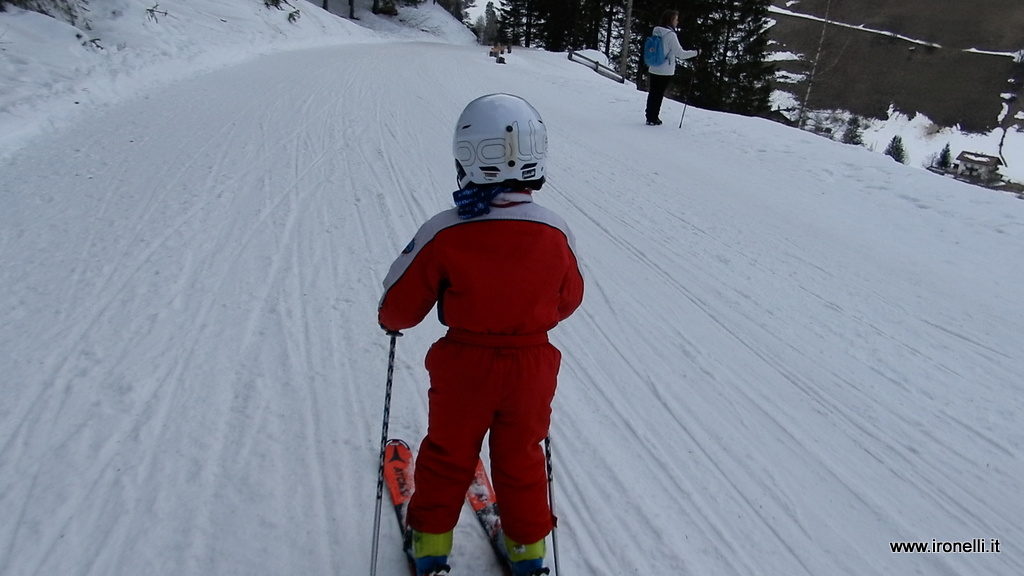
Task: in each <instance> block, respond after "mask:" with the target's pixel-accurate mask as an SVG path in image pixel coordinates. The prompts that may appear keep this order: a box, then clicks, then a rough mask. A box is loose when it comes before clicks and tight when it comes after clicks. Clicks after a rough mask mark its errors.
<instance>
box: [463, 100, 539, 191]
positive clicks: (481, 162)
mask: <svg viewBox="0 0 1024 576" xmlns="http://www.w3.org/2000/svg"><path fill="white" fill-rule="evenodd" d="M452 149H453V151H454V153H455V169H456V171H457V173H458V180H459V188H460V189H461V188H465V187H466V186H468V185H469V184H470V183H475V184H492V183H498V182H504V181H506V180H518V181H520V182H523V183H527V184H526V185H527V186H528V187H530V188H534V189H539V188H540V186H541V185H542V184H543V183H544V166H545V163H546V161H547V149H548V132H547V128H545V127H544V121H543V120H541V117H540V113H538V112H537V109H536V108H534V107H533V106H531V105H530V103H529V102H527V101H526V100H523V99H522V98H520V97H519V96H513V95H512V94H488V95H487V96H481V97H480V98H477V99H476V100H473V101H472V102H470V103H469V104H467V105H466V109H465V110H463V111H462V115H461V116H459V122H458V124H456V125H455V138H454V143H453V145H452Z"/></svg>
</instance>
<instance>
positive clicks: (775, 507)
mask: <svg viewBox="0 0 1024 576" xmlns="http://www.w3.org/2000/svg"><path fill="white" fill-rule="evenodd" d="M121 4H125V5H129V4H130V6H128V7H127V8H126V10H127V9H128V8H130V9H131V11H132V14H134V16H133V17H135V18H137V19H140V20H144V19H145V16H144V15H143V14H139V13H137V12H139V11H142V10H143V8H145V7H148V5H147V6H143V4H139V3H134V2H131V3H130V2H127V0H125V1H123V2H121ZM248 4H249V3H247V2H242V1H241V0H232V1H230V2H229V1H223V2H213V1H212V0H209V1H200V0H194V1H193V2H191V3H189V4H188V5H191V6H192V7H193V9H195V10H198V11H200V12H201V11H204V10H205V11H213V10H215V9H223V10H243V8H244V6H248ZM254 4H257V5H258V6H257V7H258V8H259V10H264V9H263V8H262V3H254ZM298 4H299V5H300V6H301V9H302V12H303V16H302V19H300V22H306V23H309V22H319V23H321V24H318V26H319V25H322V26H325V27H329V28H330V29H331V30H332V32H331V33H330V34H326V33H325V34H324V35H322V37H320V39H319V40H318V41H317V42H316V44H317V45H316V46H297V45H294V44H293V43H289V42H282V43H280V44H273V45H271V46H264V45H260V46H259V47H258V48H257V47H255V46H253V47H252V48H250V49H249V52H247V53H246V54H244V55H239V56H238V58H237V59H236V60H231V61H227V60H220V61H213V60H214V56H210V57H209V58H207V57H205V56H203V55H202V54H197V55H195V56H194V58H195V60H196V62H197V65H196V68H197V69H196V70H195V71H192V72H188V71H186V70H183V69H182V68H181V67H179V66H175V65H173V64H169V63H172V62H173V58H172V57H175V56H177V55H180V54H181V53H182V50H183V49H184V45H185V44H184V43H183V42H182V43H181V44H180V45H179V44H175V43H174V42H175V41H172V40H168V41H167V42H168V43H169V44H168V46H171V47H172V48H170V49H168V50H169V51H168V52H167V58H172V59H171V60H166V59H161V58H158V57H156V56H153V57H152V58H151V59H150V57H148V56H141V58H142V60H131V58H140V56H138V54H136V53H132V54H135V56H131V57H129V56H128V54H129V52H127V49H126V52H125V55H126V56H125V57H126V58H127V59H128V60H130V62H129V64H126V66H128V67H127V68H119V67H118V63H117V62H113V63H109V64H108V65H104V66H101V67H99V68H97V72H96V74H97V75H99V77H98V78H93V79H91V80H87V81H86V82H85V84H74V83H76V82H79V80H77V79H69V80H68V82H71V83H72V84H74V86H78V87H79V88H75V87H74V86H72V87H70V88H67V87H66V86H64V87H61V86H57V85H56V84H55V85H53V86H50V87H49V88H47V87H46V86H41V84H43V83H42V82H41V79H43V78H49V77H50V76H46V74H48V73H49V72H46V73H44V72H38V73H27V74H28V75H27V76H25V77H24V79H25V81H26V82H29V83H30V84H31V83H34V85H35V86H36V87H37V88H38V89H39V90H41V91H42V92H40V93H39V94H38V96H39V98H40V99H39V100H38V101H35V102H30V101H25V100H19V101H20V102H22V103H21V104H19V110H21V112H20V113H22V116H21V120H20V121H19V120H18V118H17V114H16V113H14V112H12V111H11V109H10V108H5V109H4V110H3V112H2V114H0V116H2V117H3V119H4V121H5V122H6V123H7V124H6V125H8V126H13V127H15V128H19V127H22V128H25V129H24V130H21V131H20V132H19V135H18V136H12V137H11V138H10V140H8V141H6V142H7V153H6V155H5V156H3V158H2V159H0V175H2V178H0V205H2V206H3V209H2V210H0V285H2V287H3V290H2V291H0V373H2V374H3V379H2V394H0V518H2V519H3V521H2V522H0V574H2V575H3V576H23V575H61V576H64V575H82V576H86V575H103V576H119V575H124V576H136V575H140V574H160V575H164V574H166V575H169V576H170V575H173V576H183V575H194V576H206V575H219V574H246V575H268V576H269V575H282V576H285V575H298V574H303V575H313V574H317V575H328V574H330V575H349V574H366V573H367V571H368V567H369V563H370V558H369V556H370V543H371V536H372V534H371V532H372V530H371V527H372V524H373V511H374V497H375V492H376V472H377V469H376V468H377V457H378V448H379V435H380V426H381V416H382V409H383V400H384V383H385V374H386V369H387V366H386V360H387V345H388V339H387V338H386V337H385V336H384V335H383V333H382V332H381V331H380V329H379V328H378V327H377V324H376V306H377V302H378V299H379V297H380V291H381V281H382V280H383V278H384V275H385V273H386V271H387V269H388V266H389V265H390V263H391V261H392V260H393V258H394V257H395V256H396V255H397V254H398V252H399V251H400V250H401V249H402V247H403V246H405V245H406V243H407V242H408V240H409V238H411V237H412V235H413V233H414V232H415V231H416V229H417V227H418V226H419V225H420V224H421V223H422V222H423V221H424V220H425V219H427V218H428V217H429V216H431V215H433V214H434V213H436V212H438V211H440V210H444V209H446V208H448V207H450V206H451V196H450V193H451V191H452V190H453V188H454V181H455V174H454V169H453V165H452V160H451V131H452V129H453V125H454V122H455V120H456V118H457V117H458V114H459V113H460V112H461V110H462V107H463V106H464V105H465V104H466V103H467V102H469V101H470V100H472V99H473V98H475V97H477V96H479V95H482V94H486V93H490V92H499V91H506V92H512V93H516V94H519V95H521V96H523V97H525V98H526V99H528V100H529V101H530V102H531V103H533V104H534V105H535V106H536V107H537V109H538V110H539V111H540V112H541V114H542V115H543V116H544V119H545V121H546V123H547V125H548V128H549V137H550V147H549V151H550V163H549V182H548V184H547V185H545V186H544V188H543V190H541V191H540V192H538V193H537V194H536V197H537V201H538V202H539V203H541V204H543V205H545V206H548V207H550V208H552V209H554V210H555V211H557V212H558V213H560V214H561V215H562V216H564V217H565V219H566V220H567V221H568V223H569V225H570V226H571V227H572V228H573V230H574V232H575V234H576V237H577V243H578V246H579V257H580V261H581V263H582V266H583V270H584V273H585V276H586V280H587V294H586V300H585V302H584V304H583V306H582V307H581V309H580V310H579V311H578V312H577V314H576V315H574V316H573V317H572V318H570V319H569V320H567V321H566V322H565V323H563V325H561V326H559V327H558V328H557V329H556V330H554V332H553V333H552V339H553V341H554V342H555V344H556V345H557V346H559V347H560V348H561V350H562V351H563V354H564V358H563V366H562V371H561V374H560V384H559V391H558V395H557V397H556V400H555V405H554V416H553V428H552V431H551V433H552V446H553V449H554V475H555V484H554V485H555V500H556V505H557V512H558V515H559V517H560V522H559V528H558V542H559V553H560V563H561V566H562V568H563V571H564V575H565V576H569V575H578V574H636V575H644V576H648V575H651V576H669V575H677V574H692V575H695V576H696V575H709V574H716V575H744V576H745V575H752V574H763V575H767V576H780V575H785V576H796V575H814V576H821V575H828V576H838V575H851V576H853V575H856V576H860V575H864V574H886V575H906V576H910V575H918V574H921V575H925V574H928V575H931V574H944V575H962V576H973V575H977V574H987V575H998V576H1015V575H1019V574H1022V573H1024V556H1022V555H1021V543H1022V542H1024V524H1022V523H1021V521H1020V519H1021V518H1022V517H1024V490H1022V487H1024V486H1022V484H1021V478H1024V459H1022V454H1024V427H1022V426H1021V421H1022V409H1024V394H1022V388H1024V385H1022V382H1024V351H1022V347H1021V335H1022V334H1024V302H1022V300H1021V296H1020V294H1021V287H1022V286H1024V268H1022V266H1021V265H1020V264H1021V263H1022V262H1024V202H1021V201H1020V200H1017V199H1015V198H1013V197H1011V196H1008V195H1004V194H1000V193H997V192H993V191H989V190H985V189H982V188H977V187H973V186H969V185H966V184H962V183H959V182H956V181H953V180H950V179H947V178H943V177H939V176H935V175H933V174H930V173H927V172H925V171H922V170H918V169H914V168H909V167H906V166H902V165H899V164H897V163H895V162H893V161H892V160H890V159H889V158H887V157H884V156H882V155H881V154H878V153H873V152H870V151H868V150H865V149H863V148H858V147H852V146H845V145H842V144H837V143H834V142H830V141H828V140H825V139H822V138H819V137H816V136H813V135H811V134H807V133H804V132H800V131H797V130H794V129H790V128H786V127H783V126H780V125H777V124H774V123H771V122H768V121H765V120H759V119H750V118H742V117H737V116H731V115H726V114H720V113H712V112H708V111H704V110H700V109H697V108H694V107H689V108H688V109H687V112H686V115H685V122H684V123H683V126H682V129H679V128H677V125H678V119H679V118H680V115H681V114H682V112H683V107H682V105H680V104H677V103H674V102H666V104H665V107H664V109H663V112H662V118H663V119H664V120H665V124H664V125H663V126H661V127H648V126H645V125H643V121H642V120H643V108H644V100H645V95H644V94H643V93H642V92H638V91H637V90H635V88H633V87H632V86H630V85H628V84H627V85H621V84H618V83H615V82H612V81H609V80H607V79H605V78H603V77H601V76H599V75H597V74H594V73H593V71H591V70H588V69H587V68H585V67H583V66H579V65H577V64H574V63H572V62H570V61H569V60H568V59H566V57H565V55H564V54H551V53H545V52H540V51H535V50H528V49H518V50H516V51H514V53H513V54H510V55H506V59H507V64H505V65H496V64H495V63H494V60H493V59H491V58H488V57H487V54H486V52H487V50H486V48H482V47H477V46H473V45H471V44H467V43H465V42H463V41H462V40H458V41H455V42H451V43H448V42H442V41H438V39H441V40H444V39H445V38H447V37H449V36H448V33H447V32H442V33H438V32H437V30H438V29H437V28H433V29H431V27H430V26H428V25H429V24H431V23H437V22H442V21H443V19H442V15H441V14H440V12H439V11H437V10H436V9H435V8H434V7H433V6H432V5H429V4H425V5H424V7H423V8H422V9H421V10H422V11H421V12H414V13H413V14H414V15H416V14H418V15H420V16H421V20H420V21H419V25H417V26H416V27H415V29H416V30H417V31H419V30H422V29H427V30H428V31H427V32H423V35H425V36H419V37H417V36H416V35H410V34H409V32H408V30H409V28H408V27H407V28H406V31H405V32H398V31H396V32H389V31H387V30H385V29H383V26H384V25H383V24H381V25H379V26H376V27H375V28H374V30H373V31H372V32H371V31H368V30H366V29H365V28H358V27H356V26H355V25H354V24H352V23H350V22H344V21H341V20H337V21H336V22H335V20H334V17H333V16H330V15H327V14H324V13H322V12H319V8H317V6H316V5H313V4H309V3H303V2H299V3H298ZM332 4H333V3H332ZM243 5H244V6H243ZM184 6H186V5H185V4H182V5H172V4H167V10H168V11H170V12H171V13H175V12H178V11H184V10H185V8H184ZM404 10H406V9H405V8H403V11H404ZM409 10H411V9H409ZM430 11H432V12H430ZM270 13H271V14H273V15H274V16H277V14H276V13H274V12H270ZM261 14H262V13H261ZM265 16H266V15H261V16H259V17H260V18H262V17H265ZM26 17H28V16H26V13H24V12H15V13H13V14H10V13H9V14H7V15H4V16H3V17H2V18H0V29H3V27H4V26H9V27H11V28H10V29H12V30H13V29H15V28H17V27H16V26H15V25H14V24H12V22H15V21H16V19H18V18H26ZM33 18H34V17H33ZM282 18H283V17H282ZM409 18H411V16H410V17H409ZM161 22H162V21H161ZM196 22H198V21H196ZM196 22H193V26H185V25H182V28H183V30H191V29H193V28H194V26H198V24H197V23H196ZM331 22H334V23H331ZM360 22H361V23H363V24H364V25H367V26H369V25H371V24H374V20H373V19H372V17H371V15H369V14H365V17H364V18H363V19H362V20H360ZM147 26H148V25H147ZM280 26H281V29H282V30H286V31H289V33H292V32H291V29H289V28H287V26H289V24H287V23H286V22H284V23H281V24H280ZM395 26H397V24H395ZM356 28H358V29H356ZM17 29H18V30H21V31H22V32H23V31H24V30H25V28H17ZM126 30H127V28H126ZM430 30H432V31H430ZM346 31H350V32H346ZM182 34H185V32H182ZM426 36H430V37H433V40H430V41H428V38H426ZM11 37H13V33H12V34H11V36H7V37H6V38H8V39H10V38H11ZM236 39H237V44H236V47H237V49H238V50H240V51H244V50H245V47H246V46H250V45H249V44H246V43H245V36H244V35H241V34H239V35H238V36H237V38H236ZM222 41H223V42H224V43H227V42H228V38H226V37H225V38H222ZM299 44H301V43H299ZM78 46H79V45H78V44H74V45H73V46H68V47H67V49H69V50H78V49H79V48H78ZM175 46H177V48H174V47H175ZM3 47H6V48H12V47H11V46H7V45H3ZM140 61H141V62H151V64H152V66H136V67H134V68H132V67H131V66H135V64H132V62H135V63H138V62H140ZM18 66H25V67H31V66H32V64H31V62H22V63H21V64H18ZM22 69H23V70H27V68H22ZM8 70H9V68H8ZM125 70H128V71H130V70H134V71H135V72H133V73H132V74H136V75H137V76H133V77H136V78H138V79H137V80H135V81H134V82H135V83H134V84H132V85H131V86H129V87H128V88H125V89H123V90H122V89H121V88H123V86H121V85H119V84H118V82H119V81H118V76H117V73H118V71H125ZM147 70H148V71H149V72H147ZM147 74H150V75H151V76H146V75H147ZM142 76H146V77H144V78H143V77H142ZM6 78H7V77H6V76H5V79H6ZM69 78H71V77H70V76H69ZM83 85H84V86H86V87H88V88H89V89H90V91H95V90H100V91H102V90H104V89H109V92H103V94H104V97H103V98H102V99H101V101H98V102H86V101H82V100H79V102H82V103H81V104H79V105H78V106H79V107H80V111H77V112H68V113H66V114H64V115H60V118H61V120H60V121H59V122H55V123H54V124H53V125H50V126H45V125H44V126H39V125H38V121H39V120H38V117H39V114H38V113H41V112H49V111H54V110H61V109H63V108H61V107H62V106H64V104H62V103H61V102H60V99H61V98H62V97H63V96H64V95H69V94H75V93H80V92H76V90H80V87H81V86H83ZM105 87H106V88H105ZM9 88H10V87H5V90H6V89H9ZM26 89H27V88H26ZM69 90H70V91H69ZM29 93H32V92H31V91H29ZM47 95H49V96H47ZM55 99H56V100H55ZM15 100H16V98H14V97H13V96H12V97H11V98H10V99H9V100H5V102H7V103H10V102H14V101H15ZM67 106H69V107H71V106H74V105H71V104H67ZM495 305H496V306H500V305H501V303H500V302H496V303H495ZM441 334H443V327H441V326H439V325H438V324H437V322H436V320H434V319H433V318H432V317H431V318H428V319H427V321H425V322H424V324H423V325H421V326H420V327H417V328H415V329H412V330H409V331H407V332H406V334H405V336H404V337H402V338H400V339H399V341H398V354H397V370H396V372H395V380H394V393H393V401H392V405H391V422H390V424H391V433H392V435H393V436H396V437H404V438H406V439H408V440H410V441H411V442H412V443H414V444H415V443H416V442H418V440H419V439H420V438H421V437H422V435H423V434H424V432H425V427H426V394H427V375H426V372H425V370H424V368H423V356H424V353H425V352H426V349H427V347H428V346H429V345H430V343H431V342H432V341H434V340H435V339H436V338H438V337H439V336H440V335H441ZM384 513H385V515H386V516H385V518H384V519H383V523H382V530H381V542H382V548H381V554H380V565H379V571H378V573H379V574H388V575H391V574H400V573H403V571H404V570H405V567H404V565H403V564H404V562H405V561H404V558H403V557H402V554H401V552H400V550H399V543H400V536H399V533H398V529H397V527H396V526H395V524H394V522H393V521H392V520H391V517H392V515H391V513H390V511H389V510H388V509H387V507H385V511H384ZM976 538H983V539H985V541H986V542H991V539H997V540H998V541H999V543H1000V544H1001V551H1000V552H989V553H903V554H897V553H893V552H891V551H890V550H891V548H890V543H892V542H901V541H913V542H925V543H929V544H931V543H933V541H934V542H937V543H939V544H940V547H941V543H944V542H963V541H971V540H972V539H976ZM451 562H452V565H453V567H454V569H455V571H454V572H453V574H462V575H467V576H468V575H484V574H497V573H498V569H497V566H496V564H495V561H494V560H493V558H492V555H491V553H490V552H489V550H488V548H487V544H486V541H485V540H484V538H483V536H482V534H481V533H480V530H479V528H478V527H477V526H476V525H475V522H474V521H473V519H472V518H471V516H470V515H469V514H468V513H466V514H464V516H463V520H462V522H461V523H460V525H459V526H458V528H457V530H456V543H455V549H454V552H453V555H452V559H451Z"/></svg>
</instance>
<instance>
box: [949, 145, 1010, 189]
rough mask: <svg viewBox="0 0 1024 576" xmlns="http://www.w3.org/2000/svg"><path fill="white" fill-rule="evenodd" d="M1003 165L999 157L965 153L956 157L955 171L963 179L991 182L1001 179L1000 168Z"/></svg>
mask: <svg viewBox="0 0 1024 576" xmlns="http://www.w3.org/2000/svg"><path fill="white" fill-rule="evenodd" d="M1002 165H1003V161H1002V160H1000V159H999V157H997V156H989V155H988V154H981V153H979V152H967V151H964V152H961V153H960V155H959V156H957V157H956V163H955V164H953V171H955V172H956V175H957V176H960V177H962V178H967V179H970V180H980V181H982V182H991V181H993V180H1000V179H1001V176H1000V175H999V167H1000V166H1002Z"/></svg>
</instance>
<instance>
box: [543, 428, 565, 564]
mask: <svg viewBox="0 0 1024 576" xmlns="http://www.w3.org/2000/svg"><path fill="white" fill-rule="evenodd" d="M544 456H545V458H546V459H547V463H548V507H549V508H551V516H552V517H553V518H556V517H555V487H554V483H555V476H554V474H553V473H552V472H551V433H550V432H549V433H548V436H547V437H546V438H544ZM551 554H552V555H553V556H554V557H555V576H561V574H562V568H561V567H560V566H559V564H558V521H557V518H556V520H555V523H554V525H552V526H551Z"/></svg>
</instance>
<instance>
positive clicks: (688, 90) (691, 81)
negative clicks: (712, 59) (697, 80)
mask: <svg viewBox="0 0 1024 576" xmlns="http://www.w3.org/2000/svg"><path fill="white" fill-rule="evenodd" d="M696 75H697V71H696V70H694V73H693V74H691V75H690V86H689V88H687V89H686V100H684V101H683V115H682V116H680V117H679V128H680V129H682V127H683V118H686V107H687V106H689V105H690V93H691V92H692V91H693V77H694V76H696Z"/></svg>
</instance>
